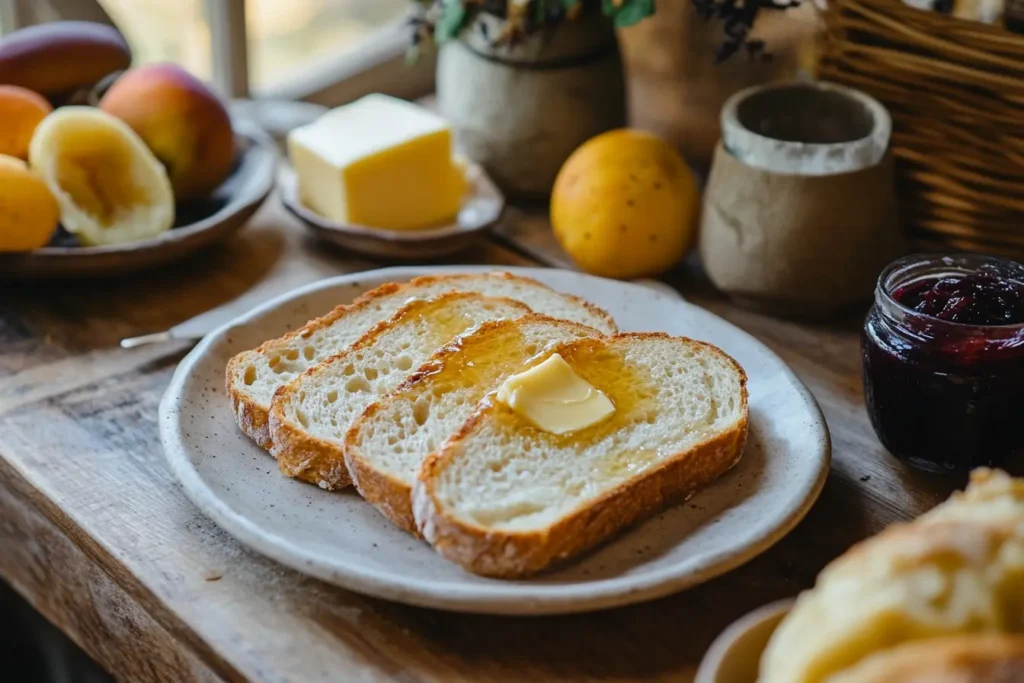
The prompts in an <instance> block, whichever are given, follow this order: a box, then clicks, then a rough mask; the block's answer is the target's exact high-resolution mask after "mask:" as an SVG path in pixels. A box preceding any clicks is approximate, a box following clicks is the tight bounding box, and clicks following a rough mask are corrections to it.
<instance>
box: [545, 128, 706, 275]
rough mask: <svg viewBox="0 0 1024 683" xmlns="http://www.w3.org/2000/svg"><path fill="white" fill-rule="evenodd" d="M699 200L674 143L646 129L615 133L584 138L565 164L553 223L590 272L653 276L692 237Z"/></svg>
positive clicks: (555, 198) (554, 200) (554, 198)
mask: <svg viewBox="0 0 1024 683" xmlns="http://www.w3.org/2000/svg"><path fill="white" fill-rule="evenodd" d="M698 202H699V195H698V193H697V183H696V181H695V179H694V177H693V173H692V172H691V171H690V169H689V167H687V165H686V163H685V162H684V161H683V158H682V157H681V156H680V155H679V153H678V152H677V151H676V150H675V148H674V147H672V145H670V144H669V143H667V142H665V141H664V140H662V139H661V138H659V137H657V136H655V135H652V134H650V133H645V132H642V131H638V130H629V129H620V130H613V131H609V132H607V133H602V134H601V135H598V136H597V137H595V138H591V139H590V140H588V141H587V142H585V143H583V144H582V145H581V146H580V147H579V148H578V149H577V150H576V151H575V152H573V153H572V155H571V156H570V157H569V158H568V159H567V160H566V162H565V164H564V165H563V166H562V169H561V170H560V171H559V173H558V177H557V178H556V179H555V186H554V189H553V191H552V194H551V225H552V227H553V228H554V232H555V237H556V238H557V240H558V242H559V243H560V244H561V245H562V248H563V249H565V251H566V252H568V254H569V256H571V257H572V259H573V261H575V263H576V265H578V266H579V267H580V268H582V269H583V270H585V271H586V272H588V273H592V274H594V275H602V276H605V277H615V278H634V277H642V276H646V275H657V274H658V273H661V272H663V271H665V270H667V269H668V268H670V267H671V266H672V265H673V264H675V263H676V262H677V261H679V260H680V259H681V258H682V257H683V255H684V254H685V253H686V250H687V249H688V248H689V246H690V243H691V242H692V241H693V235H694V232H695V231H696V219H697V214H698Z"/></svg>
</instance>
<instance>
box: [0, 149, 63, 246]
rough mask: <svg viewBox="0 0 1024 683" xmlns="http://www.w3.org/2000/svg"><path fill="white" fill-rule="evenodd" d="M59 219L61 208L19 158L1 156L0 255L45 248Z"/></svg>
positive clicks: (44, 184) (40, 180)
mask: <svg viewBox="0 0 1024 683" xmlns="http://www.w3.org/2000/svg"><path fill="white" fill-rule="evenodd" d="M58 220H60V207H59V206H58V204H57V200H56V199H54V197H53V195H52V194H51V193H50V190H49V188H47V187H46V183H44V182H43V181H42V179H41V178H39V177H38V176H36V175H35V174H34V173H32V171H30V170H29V169H28V165H27V164H26V163H25V162H24V161H22V160H21V159H16V158H14V157H11V156H6V155H3V154H0V252H6V251H32V250H33V249H38V248H39V247H43V246H45V245H46V243H47V242H49V241H50V237H51V236H52V235H53V232H54V231H55V230H56V229H57V221H58Z"/></svg>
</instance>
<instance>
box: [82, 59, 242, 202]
mask: <svg viewBox="0 0 1024 683" xmlns="http://www.w3.org/2000/svg"><path fill="white" fill-rule="evenodd" d="M100 109H103V110H104V111H106V112H109V113H111V114H113V115H114V116H117V117H118V118H120V119H122V120H123V121H125V123H127V124H128V125H129V126H131V128H132V129H133V130H134V131H135V132H136V133H138V134H139V136H140V137H141V138H142V139H143V140H144V141H145V142H146V144H147V145H148V146H149V148H150V149H151V150H152V151H153V153H154V154H155V155H156V157H157V158H158V159H159V160H160V161H161V162H162V163H163V164H164V166H165V167H166V168H167V174H168V175H169V176H170V178H171V185H172V186H173V187H174V196H175V198H176V199H177V200H178V201H188V200H190V199H198V198H201V197H203V196H205V195H207V194H209V193H210V192H212V191H213V190H214V189H215V188H216V187H217V186H218V185H220V183H221V182H223V180H224V179H225V178H227V176H228V174H229V173H230V172H231V167H232V165H233V163H234V161H235V137H234V133H233V132H232V130H231V119H230V118H229V116H228V112H227V108H226V107H225V106H224V103H223V102H222V101H221V99H220V98H219V97H218V96H217V95H216V94H215V93H214V92H213V91H212V90H211V89H210V88H209V87H207V86H206V85H205V84H204V83H203V82H202V81H200V80H199V79H198V78H196V77H195V76H193V75H192V74H190V73H188V72H187V71H185V70H184V69H182V68H181V67H180V66H177V65H176V64H152V65H149V66H141V67H138V68H136V69H130V70H128V71H126V72H125V73H124V74H123V75H122V76H121V77H120V78H118V79H117V80H116V81H115V82H114V84H113V85H112V86H110V89H109V90H107V92H106V94H105V95H104V96H103V99H101V100H100Z"/></svg>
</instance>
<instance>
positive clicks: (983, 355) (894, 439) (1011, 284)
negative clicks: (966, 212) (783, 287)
mask: <svg viewBox="0 0 1024 683" xmlns="http://www.w3.org/2000/svg"><path fill="white" fill-rule="evenodd" d="M862 356H863V378H864V396H865V400H866V402H867V408H868V415H869V416H870V417H871V424H872V425H873V426H874V428H875V432H876V433H877V434H878V438H879V439H880V440H881V441H882V444H883V445H884V446H885V447H886V448H887V449H888V450H889V452H891V453H892V454H893V455H895V456H896V457H898V458H900V459H902V460H904V461H906V462H907V463H909V464H911V465H913V466H915V467H918V468H921V469H925V470H929V471H935V472H950V473H952V472H963V471H966V470H969V469H971V468H973V467H977V466H979V465H989V466H999V467H1010V469H1018V470H1019V463H1020V462H1021V461H1022V460H1024V266H1021V265H1020V264H1017V263H1015V262H1013V261H1007V260H1003V259H996V258H990V257H983V256H975V255H967V254H965V255H949V256H941V255H923V256H911V257H907V258H905V259H901V260H899V261H896V262H895V263H893V264H892V265H890V266H889V267H888V268H887V269H886V270H885V272H883V273H882V275H881V277H880V278H879V281H878V288H877V290H876V292H875V306H874V307H873V308H872V309H871V312H870V313H869V314H868V318H867V322H866V323H865V326H864V337H863V351H862Z"/></svg>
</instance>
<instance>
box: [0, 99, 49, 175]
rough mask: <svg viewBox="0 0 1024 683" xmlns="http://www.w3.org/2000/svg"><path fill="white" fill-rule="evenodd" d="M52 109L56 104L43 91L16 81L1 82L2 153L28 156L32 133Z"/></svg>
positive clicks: (0, 137) (0, 151)
mask: <svg viewBox="0 0 1024 683" xmlns="http://www.w3.org/2000/svg"><path fill="white" fill-rule="evenodd" d="M51 111H53V107H51V106H50V103H49V102H47V101H46V99H45V98H44V97H43V96H42V95H40V94H39V93H34V92H32V91H31V90H26V89H25V88H20V87H18V86H16V85H0V121H3V125H2V126H0V154H7V155H9V156H12V157H18V158H19V159H28V143H29V141H30V140H31V139H32V133H34V132H35V130H36V126H38V125H39V122H40V121H42V120H43V119H44V118H45V117H46V115H47V114H49V113H50V112H51Z"/></svg>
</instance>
